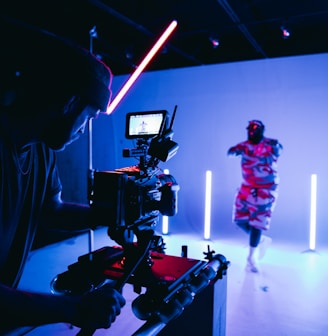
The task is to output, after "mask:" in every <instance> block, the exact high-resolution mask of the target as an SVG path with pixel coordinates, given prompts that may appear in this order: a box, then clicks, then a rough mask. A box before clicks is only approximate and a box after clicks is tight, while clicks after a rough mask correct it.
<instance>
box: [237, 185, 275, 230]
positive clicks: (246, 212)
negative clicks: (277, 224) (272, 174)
mask: <svg viewBox="0 0 328 336" xmlns="http://www.w3.org/2000/svg"><path fill="white" fill-rule="evenodd" d="M277 197H278V192H277V185H273V186H271V187H270V188H253V187H250V186H246V185H242V186H241V187H240V188H239V189H238V190H237V193H236V196H235V203H234V207H233V216H232V219H233V221H234V223H236V224H238V222H240V223H245V222H247V223H248V224H249V225H251V226H254V227H255V228H257V229H261V230H268V229H269V227H270V222H271V216H272V212H273V210H274V207H275V203H276V200H277Z"/></svg>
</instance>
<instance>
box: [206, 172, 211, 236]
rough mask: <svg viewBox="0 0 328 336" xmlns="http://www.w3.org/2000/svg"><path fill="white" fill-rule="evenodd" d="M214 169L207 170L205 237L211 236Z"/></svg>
mask: <svg viewBox="0 0 328 336" xmlns="http://www.w3.org/2000/svg"><path fill="white" fill-rule="evenodd" d="M211 203H212V171H210V170H207V171H206V182H205V217H204V238H205V239H210V237H211Z"/></svg>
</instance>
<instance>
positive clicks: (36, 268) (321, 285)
mask: <svg viewBox="0 0 328 336" xmlns="http://www.w3.org/2000/svg"><path fill="white" fill-rule="evenodd" d="M163 238H164V241H165V243H166V254H169V255H173V256H180V255H181V246H182V245H187V246H188V257H189V258H194V259H200V260H203V259H204V254H203V252H206V251H207V249H208V247H210V249H211V250H214V251H215V253H219V254H222V255H224V256H225V257H226V259H227V260H228V261H230V266H229V268H228V272H227V316H226V336H250V335H252V336H311V335H318V336H323V335H328V318H327V316H328V291H327V283H328V249H327V250H324V251H321V250H320V251H308V250H307V249H306V247H305V246H297V245H289V246H286V245H282V244H277V243H276V242H275V241H273V242H272V243H271V245H270V247H269V249H268V250H267V253H266V255H265V257H264V258H263V259H262V260H261V261H260V263H259V268H260V272H259V273H252V272H249V271H248V270H247V269H246V268H245V266H246V262H245V260H246V257H247V252H248V247H247V244H246V242H245V241H243V240H241V238H240V237H238V239H237V238H236V239H233V240H226V239H225V240H222V241H220V240H218V241H208V240H202V239H199V238H197V237H193V236H187V235H183V236H181V235H176V236H175V235H169V236H164V237H163ZM88 241H89V240H88V235H87V234H83V235H81V236H78V237H75V238H71V239H68V240H65V241H63V242H60V243H55V244H52V245H49V246H46V247H44V248H41V249H38V250H35V251H33V252H32V254H31V256H30V258H29V262H28V265H27V268H26V270H25V272H24V275H23V278H22V281H21V285H20V287H21V288H24V289H29V290H34V291H45V292H50V282H51V280H52V279H53V278H54V277H55V276H56V275H57V274H60V273H62V272H64V271H66V270H67V266H68V265H70V264H72V263H75V262H76V261H77V257H78V256H80V255H83V254H85V253H87V252H88ZM112 245H113V244H112V242H111V241H110V239H109V238H108V236H107V234H106V231H105V230H104V229H100V230H97V231H95V232H94V249H98V248H100V247H103V246H112ZM123 294H124V296H125V297H126V301H127V303H126V306H125V307H124V308H123V310H122V312H121V314H120V315H119V316H118V318H117V320H116V321H115V323H114V324H113V325H112V326H111V328H110V329H108V330H97V331H96V332H95V333H94V335H95V336H97V335H98V336H102V335H103V336H105V335H110V336H116V335H117V336H118V335H119V336H131V335H133V333H134V332H135V331H136V330H137V329H138V328H140V327H141V326H142V325H143V324H144V321H141V320H138V319H137V318H136V317H135V316H134V314H133V312H132V310H131V302H132V301H133V300H134V298H135V297H136V296H137V294H135V293H134V292H133V289H132V286H130V285H126V286H125V287H124V291H123ZM200 323H201V321H200ZM78 331H79V329H78V328H71V327H70V326H69V325H67V324H54V325H48V326H43V327H39V328H36V329H34V330H33V331H31V332H29V333H28V334H27V335H28V336H45V335H47V336H62V335H65V336H66V335H67V336H70V335H76V334H77V333H78ZM172 336H187V335H172ZM213 336H215V335H213Z"/></svg>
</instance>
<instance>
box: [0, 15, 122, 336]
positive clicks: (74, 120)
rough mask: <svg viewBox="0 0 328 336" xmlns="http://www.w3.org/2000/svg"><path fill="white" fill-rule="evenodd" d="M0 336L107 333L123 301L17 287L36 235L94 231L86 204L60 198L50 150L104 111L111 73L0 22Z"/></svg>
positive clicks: (54, 41) (79, 53)
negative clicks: (45, 330)
mask: <svg viewBox="0 0 328 336" xmlns="http://www.w3.org/2000/svg"><path fill="white" fill-rule="evenodd" d="M0 31H1V41H2V50H1V53H0V310H1V317H0V335H5V334H6V332H7V331H9V330H12V329H15V328H17V327H22V326H40V325H43V324H49V323H57V322H67V323H71V324H73V325H75V326H78V327H81V328H85V329H86V330H95V329H97V328H109V327H110V325H111V323H112V322H113V321H114V320H115V318H116V316H117V315H118V314H119V313H120V310H121V307H122V306H123V305H124V304H125V300H124V298H123V297H122V295H121V294H120V293H119V292H118V291H116V290H114V289H113V288H110V287H108V286H103V287H102V288H100V289H98V290H95V291H93V292H90V293H87V294H84V295H76V296H73V295H72V296H57V295H50V294H45V293H30V292H26V291H22V290H18V289H17V285H18V283H19V279H20V277H21V274H22V272H23V269H24V264H25V262H26V259H27V257H28V254H29V251H30V249H31V246H32V243H33V239H34V236H35V233H36V230H37V228H38V226H39V225H41V224H42V223H43V222H44V221H46V222H47V225H49V226H53V227H55V226H56V227H58V226H59V225H60V228H59V229H68V230H74V231H76V232H78V230H86V229H88V228H91V227H94V226H95V225H96V224H97V222H96V220H97V219H96V218H95V217H94V216H93V211H91V209H90V208H89V206H86V205H79V204H71V203H65V202H63V201H62V200H61V189H62V186H61V183H60V180H59V176H58V172H57V168H56V161H55V152H56V151H59V150H63V149H64V148H65V146H66V145H67V144H69V143H71V142H72V141H74V140H76V139H77V138H78V137H79V135H80V134H81V133H83V131H84V128H85V125H86V123H87V122H88V120H89V119H90V118H94V117H96V116H97V115H98V114H99V113H100V112H101V111H106V109H107V106H108V103H109V100H110V95H111V92H110V85H111V77H112V76H111V72H110V70H109V68H108V67H107V66H106V65H105V64H104V63H102V62H101V61H99V60H98V59H97V58H96V57H94V56H93V55H91V54H90V53H89V52H88V51H87V50H83V49H81V48H78V47H76V46H73V45H71V44H70V43H68V42H67V41H63V40H61V39H59V38H55V37H53V36H50V35H49V34H45V33H44V32H42V33H38V32H34V31H28V29H26V27H20V26H19V25H16V24H15V25H13V24H10V23H8V22H4V21H3V20H0Z"/></svg>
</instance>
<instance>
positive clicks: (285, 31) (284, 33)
mask: <svg viewBox="0 0 328 336" xmlns="http://www.w3.org/2000/svg"><path fill="white" fill-rule="evenodd" d="M280 30H281V35H282V38H283V39H284V40H286V39H288V38H289V37H290V31H289V30H288V29H287V28H286V27H285V26H281V27H280Z"/></svg>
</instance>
